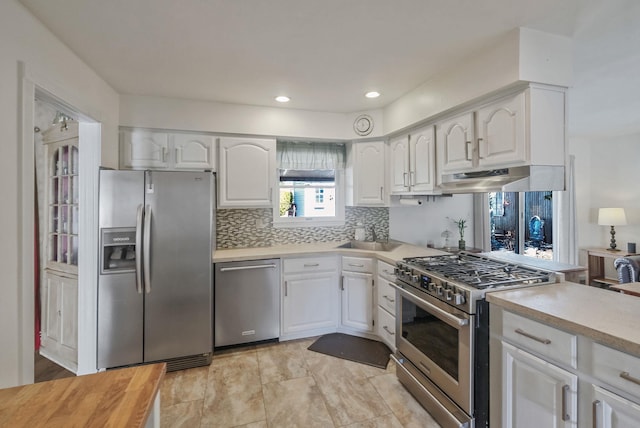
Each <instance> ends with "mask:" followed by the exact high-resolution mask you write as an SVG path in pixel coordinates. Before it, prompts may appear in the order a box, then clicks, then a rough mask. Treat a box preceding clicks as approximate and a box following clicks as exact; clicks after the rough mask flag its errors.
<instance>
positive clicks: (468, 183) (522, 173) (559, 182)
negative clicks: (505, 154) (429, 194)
mask: <svg viewBox="0 0 640 428" xmlns="http://www.w3.org/2000/svg"><path fill="white" fill-rule="evenodd" d="M440 189H441V190H442V192H443V193H485V192H529V191H531V192H534V191H546V190H565V186H564V166H550V165H543V166H540V165H536V166H518V167H512V168H499V169H491V170H486V171H473V172H460V173H456V174H445V175H443V176H442V184H441V185H440Z"/></svg>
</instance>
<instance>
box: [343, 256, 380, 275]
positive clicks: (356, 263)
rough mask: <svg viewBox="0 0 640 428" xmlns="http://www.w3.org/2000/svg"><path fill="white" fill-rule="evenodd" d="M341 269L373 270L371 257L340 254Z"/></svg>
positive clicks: (353, 270) (352, 270) (368, 271)
mask: <svg viewBox="0 0 640 428" xmlns="http://www.w3.org/2000/svg"><path fill="white" fill-rule="evenodd" d="M342 270H346V271H349V272H367V273H372V272H373V259H369V258H365V257H347V256H342Z"/></svg>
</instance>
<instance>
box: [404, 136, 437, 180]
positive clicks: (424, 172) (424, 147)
mask: <svg viewBox="0 0 640 428" xmlns="http://www.w3.org/2000/svg"><path fill="white" fill-rule="evenodd" d="M409 150H410V152H409V159H410V167H409V168H410V172H409V182H410V185H411V191H414V192H418V191H426V190H433V187H434V182H435V178H436V174H435V166H436V164H435V159H434V157H435V154H436V146H435V128H434V126H433V125H431V126H427V127H426V128H422V129H418V130H417V131H415V132H412V133H411V139H410V143H409Z"/></svg>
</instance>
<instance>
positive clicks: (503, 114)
mask: <svg viewBox="0 0 640 428" xmlns="http://www.w3.org/2000/svg"><path fill="white" fill-rule="evenodd" d="M524 111H525V94H524V93H520V94H518V95H516V96H514V97H511V98H507V99H504V100H501V101H499V102H497V103H494V104H490V105H488V106H486V107H483V108H481V109H479V110H478V111H477V113H476V115H477V116H476V117H477V118H476V120H477V125H478V165H479V166H493V165H500V164H505V163H510V162H519V161H524V160H526V155H525V149H526V143H527V141H526V135H525V116H524Z"/></svg>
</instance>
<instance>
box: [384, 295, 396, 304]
mask: <svg viewBox="0 0 640 428" xmlns="http://www.w3.org/2000/svg"><path fill="white" fill-rule="evenodd" d="M382 297H384V298H385V299H387V300H388V301H389V302H390V303H393V302H395V301H396V299H392V298H391V297H389V296H382Z"/></svg>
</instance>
